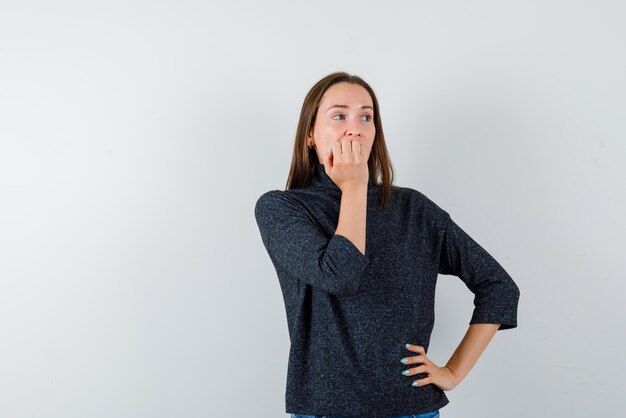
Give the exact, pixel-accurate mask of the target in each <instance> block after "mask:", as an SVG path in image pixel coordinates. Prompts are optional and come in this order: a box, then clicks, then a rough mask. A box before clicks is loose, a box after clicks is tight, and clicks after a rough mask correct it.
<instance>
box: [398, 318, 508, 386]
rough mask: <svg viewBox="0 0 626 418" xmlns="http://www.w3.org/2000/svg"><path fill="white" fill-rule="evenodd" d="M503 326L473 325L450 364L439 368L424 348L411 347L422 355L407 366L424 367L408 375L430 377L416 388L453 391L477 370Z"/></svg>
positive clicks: (417, 368)
mask: <svg viewBox="0 0 626 418" xmlns="http://www.w3.org/2000/svg"><path fill="white" fill-rule="evenodd" d="M499 327H500V324H478V323H475V324H471V325H470V326H469V328H468V330H467V333H465V337H463V340H461V343H460V344H459V346H458V347H457V349H456V350H455V351H454V353H453V354H452V357H450V360H448V363H447V364H446V365H445V366H443V367H439V366H437V365H436V364H435V363H433V362H432V361H430V360H429V359H428V357H427V356H426V354H425V352H424V347H421V346H417V345H411V346H409V347H407V349H408V350H409V351H412V352H414V353H418V354H420V355H418V356H416V357H407V358H408V359H409V361H408V362H406V363H405V364H414V363H421V366H419V367H416V368H414V370H411V372H410V373H409V374H408V376H412V375H414V374H416V373H419V372H426V373H427V374H428V377H426V378H423V379H419V380H417V381H416V382H417V383H414V386H423V385H427V384H430V383H432V384H434V385H436V386H438V387H439V388H440V389H441V390H452V389H454V388H455V387H456V386H457V385H458V384H459V383H461V381H462V380H463V379H464V378H465V376H467V374H468V373H469V371H470V370H471V369H472V367H474V364H476V362H477V361H478V358H479V357H480V356H481V354H482V353H483V351H485V348H486V347H487V345H488V344H489V341H491V339H492V338H493V336H494V335H495V333H496V331H497V330H498V328H499Z"/></svg>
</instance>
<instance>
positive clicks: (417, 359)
mask: <svg viewBox="0 0 626 418" xmlns="http://www.w3.org/2000/svg"><path fill="white" fill-rule="evenodd" d="M425 360H426V356H422V355H419V356H410V357H405V358H403V359H402V360H400V361H401V362H402V363H404V364H415V363H425Z"/></svg>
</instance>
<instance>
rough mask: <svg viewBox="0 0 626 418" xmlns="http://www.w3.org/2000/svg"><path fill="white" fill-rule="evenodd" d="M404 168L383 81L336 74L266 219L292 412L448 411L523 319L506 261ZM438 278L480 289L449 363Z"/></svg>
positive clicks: (315, 94)
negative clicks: (440, 324) (391, 138)
mask: <svg viewBox="0 0 626 418" xmlns="http://www.w3.org/2000/svg"><path fill="white" fill-rule="evenodd" d="M392 180H393V170H392V168H391V164H390V159H389V155H388V153H387V148H386V145H385V139H384V135H383V129H382V124H381V118H380V112H379V106H378V101H377V99H376V95H375V94H374V91H373V90H372V88H371V87H370V86H369V85H368V84H367V83H366V82H365V81H363V80H362V79H361V78H360V77H358V76H354V75H349V74H347V73H344V72H337V73H333V74H330V75H328V76H326V77H324V78H323V79H322V80H320V81H319V82H318V83H316V84H315V85H314V86H313V88H312V89H311V90H310V91H309V93H308V94H307V96H306V98H305V100H304V104H303V106H302V110H301V113H300V120H299V122H298V128H297V133H296V138H295V145H294V151H293V158H292V163H291V171H290V173H289V178H288V181H287V188H286V190H271V191H268V192H266V193H264V194H263V195H262V196H260V197H259V199H258V200H257V202H256V206H255V217H256V221H257V224H258V227H259V231H260V233H261V237H262V240H263V244H264V246H265V248H266V250H267V252H268V254H269V256H270V259H271V260H272V263H273V265H274V267H275V269H276V273H277V276H278V279H279V282H280V286H281V290H282V293H283V297H284V302H285V308H286V313H287V322H288V325H289V337H290V340H291V347H290V351H289V364H288V366H289V367H288V373H287V374H288V375H287V389H286V394H285V395H286V396H285V401H286V402H285V403H286V412H287V413H291V416H292V417H294V418H300V417H328V418H332V417H344V416H345V417H348V416H349V417H356V416H358V417H419V418H433V417H439V409H440V408H442V407H443V406H445V405H446V404H448V403H449V400H448V398H447V397H446V395H445V393H444V391H449V390H452V389H453V388H454V387H455V386H457V385H458V384H459V383H460V382H461V380H462V379H463V378H464V377H465V376H466V375H467V373H468V372H469V371H470V369H471V368H472V367H473V365H474V364H475V363H476V361H477V360H478V358H479V356H480V355H481V354H482V352H483V351H484V349H485V347H486V346H487V344H488V343H489V341H490V340H491V338H492V337H493V335H494V334H495V333H496V331H497V330H498V329H500V330H504V329H510V328H515V327H516V326H517V305H518V301H519V294H520V293H519V288H518V287H517V285H516V284H515V282H514V281H513V280H512V279H511V277H510V276H509V275H508V274H507V272H506V271H505V270H504V269H503V268H502V267H501V266H500V264H499V263H498V262H497V261H496V260H495V259H494V258H493V257H492V256H491V255H490V254H489V253H487V251H486V250H485V249H483V247H481V246H480V245H479V244H478V243H476V242H475V241H474V240H473V239H472V238H471V237H470V236H469V235H467V234H466V233H465V231H463V230H462V229H461V228H460V227H459V226H458V225H457V224H456V223H455V222H454V221H453V220H452V219H451V218H450V215H449V214H448V212H446V211H445V210H443V209H441V208H440V207H439V206H438V205H437V204H435V203H434V202H432V201H431V200H430V199H429V198H427V197H426V196H425V195H424V194H422V193H420V192H419V191H417V190H414V189H411V188H407V187H399V186H395V185H392ZM438 274H449V275H456V276H458V277H459V278H460V279H461V280H463V282H464V283H465V284H466V285H467V287H468V288H469V289H470V290H471V291H472V292H473V293H474V294H475V299H474V305H475V308H474V311H473V315H472V318H471V319H470V322H469V324H470V325H469V329H468V331H467V334H466V335H465V337H464V338H463V340H462V341H461V343H460V345H459V346H458V348H457V349H456V351H455V352H454V354H453V355H452V357H451V358H450V360H449V361H448V363H447V364H446V365H445V366H443V367H440V366H438V365H436V364H435V363H433V362H432V361H431V360H430V359H429V358H428V356H427V355H426V353H427V352H428V345H429V342H430V335H431V331H432V329H433V325H434V301H435V284H436V281H437V275H438Z"/></svg>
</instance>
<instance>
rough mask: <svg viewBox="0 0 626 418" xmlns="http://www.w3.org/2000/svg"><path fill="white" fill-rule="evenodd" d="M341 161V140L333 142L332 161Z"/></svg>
mask: <svg viewBox="0 0 626 418" xmlns="http://www.w3.org/2000/svg"><path fill="white" fill-rule="evenodd" d="M341 161H343V154H342V152H341V142H339V141H337V142H335V143H334V144H333V163H337V162H341Z"/></svg>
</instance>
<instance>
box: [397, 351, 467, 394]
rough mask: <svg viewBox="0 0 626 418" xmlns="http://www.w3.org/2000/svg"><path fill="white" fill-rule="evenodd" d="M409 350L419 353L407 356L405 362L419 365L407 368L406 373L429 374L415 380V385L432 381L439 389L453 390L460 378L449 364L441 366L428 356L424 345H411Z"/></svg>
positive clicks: (422, 384)
mask: <svg viewBox="0 0 626 418" xmlns="http://www.w3.org/2000/svg"><path fill="white" fill-rule="evenodd" d="M407 350H409V351H412V352H414V353H416V354H417V355H416V356H407V357H405V358H406V362H403V364H406V365H413V364H415V365H417V364H419V365H418V366H417V367H412V368H409V369H407V370H408V372H406V373H408V374H405V376H408V377H410V376H413V375H416V374H418V373H426V374H428V376H427V377H425V378H423V379H418V380H415V381H414V382H413V386H417V387H420V386H424V385H428V384H431V383H432V384H434V385H435V386H437V387H439V389H441V390H452V389H454V387H455V386H456V385H457V384H458V380H457V378H456V376H455V375H454V371H453V370H452V369H450V368H449V367H447V366H444V367H439V366H437V365H436V364H435V363H433V362H432V361H430V360H429V359H428V357H426V351H425V350H424V347H422V346H419V345H410V346H409V347H408V348H407ZM403 360H404V359H403Z"/></svg>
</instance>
